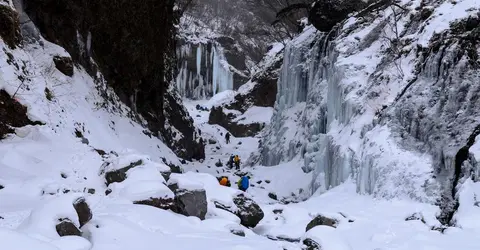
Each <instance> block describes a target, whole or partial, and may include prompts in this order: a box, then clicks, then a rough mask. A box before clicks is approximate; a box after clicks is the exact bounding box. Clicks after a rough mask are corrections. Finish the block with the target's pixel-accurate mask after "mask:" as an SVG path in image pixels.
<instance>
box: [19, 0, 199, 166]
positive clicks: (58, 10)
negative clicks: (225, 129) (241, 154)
mask: <svg viewBox="0 0 480 250" xmlns="http://www.w3.org/2000/svg"><path fill="white" fill-rule="evenodd" d="M174 4H175V1H173V0H169V1H160V2H159V1H140V2H131V1H74V2H71V1H40V0H25V1H23V7H24V9H25V12H26V13H27V14H28V16H29V17H30V18H31V20H32V21H33V23H34V24H35V25H36V26H37V27H38V29H39V30H40V32H41V33H42V35H43V36H44V37H45V38H46V39H48V40H49V41H52V42H54V43H57V44H59V45H61V46H62V47H64V48H65V49H66V50H67V51H68V52H69V53H70V55H71V56H72V58H73V60H74V62H76V63H78V64H81V65H82V66H83V67H85V68H86V69H87V71H88V72H89V74H90V75H92V76H93V77H98V75H97V73H101V74H102V75H103V76H104V77H105V79H106V80H107V82H108V84H109V85H110V86H112V87H113V89H114V90H115V92H116V94H117V95H118V96H119V97H120V99H121V100H122V101H123V102H124V103H126V104H127V105H128V106H129V107H131V108H132V110H133V111H134V112H138V113H139V114H140V115H142V117H143V118H145V120H146V121H147V122H148V127H149V129H150V131H152V132H153V134H154V135H156V136H159V137H160V138H163V140H164V141H165V142H166V143H167V145H169V146H170V147H171V148H172V149H173V150H174V151H175V153H177V155H179V156H180V157H182V158H185V159H189V160H190V159H202V158H204V146H203V143H202V142H201V140H200V138H201V137H200V136H199V134H198V131H196V129H195V128H194V126H193V120H192V119H191V118H190V117H189V116H188V113H187V112H186V110H185V109H184V107H183V106H182V104H181V100H180V99H179V98H178V95H177V93H176V91H175V90H174V88H172V87H171V82H172V81H173V78H174V76H173V74H174V71H175V62H176V61H175V54H174V51H175V47H176V45H175V34H176V30H175V28H174V24H176V23H178V21H179V16H178V13H176V12H174ZM158 34H162V35H158Z"/></svg>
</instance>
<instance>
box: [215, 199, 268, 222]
mask: <svg viewBox="0 0 480 250" xmlns="http://www.w3.org/2000/svg"><path fill="white" fill-rule="evenodd" d="M233 203H234V204H235V206H236V208H232V207H230V206H226V205H223V204H222V203H220V202H215V206H216V207H217V208H220V209H223V210H226V211H229V212H231V213H233V214H235V215H236V216H238V217H239V218H240V224H242V225H244V226H245V227H251V228H253V227H255V226H257V224H258V223H259V222H260V221H261V220H262V219H263V216H264V213H263V210H262V209H261V208H260V206H259V205H258V204H257V203H255V201H253V200H252V199H250V198H248V197H246V196H245V195H244V194H239V195H237V196H236V197H234V198H233Z"/></svg>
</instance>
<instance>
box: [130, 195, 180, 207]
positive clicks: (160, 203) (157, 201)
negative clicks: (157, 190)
mask: <svg viewBox="0 0 480 250" xmlns="http://www.w3.org/2000/svg"><path fill="white" fill-rule="evenodd" d="M133 204H142V205H147V206H152V207H156V208H160V209H165V210H168V209H172V208H174V207H175V201H174V199H172V198H150V199H147V200H141V201H134V202H133Z"/></svg>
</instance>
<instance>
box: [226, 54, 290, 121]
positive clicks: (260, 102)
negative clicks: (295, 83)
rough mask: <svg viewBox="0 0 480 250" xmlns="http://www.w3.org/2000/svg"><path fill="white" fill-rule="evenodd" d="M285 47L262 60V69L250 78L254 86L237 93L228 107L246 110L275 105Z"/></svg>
mask: <svg viewBox="0 0 480 250" xmlns="http://www.w3.org/2000/svg"><path fill="white" fill-rule="evenodd" d="M283 52H284V51H283V49H281V50H279V51H276V52H273V53H272V55H270V56H267V57H266V58H265V60H264V61H262V62H260V67H261V69H260V70H259V71H258V72H257V73H256V74H255V75H254V76H253V77H252V79H250V83H253V84H254V86H253V88H251V89H250V90H249V91H247V92H246V93H238V94H237V95H235V98H234V102H232V103H230V104H228V105H226V106H225V107H226V108H228V109H235V110H239V111H241V112H245V111H246V110H247V109H248V108H250V107H251V106H259V107H273V106H274V104H275V100H276V97H277V81H278V77H279V72H280V68H281V67H282V62H283Z"/></svg>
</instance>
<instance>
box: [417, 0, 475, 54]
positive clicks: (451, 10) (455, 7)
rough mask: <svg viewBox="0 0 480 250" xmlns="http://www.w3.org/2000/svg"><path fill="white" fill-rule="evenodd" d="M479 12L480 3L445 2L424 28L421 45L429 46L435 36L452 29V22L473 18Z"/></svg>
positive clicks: (420, 39)
mask: <svg viewBox="0 0 480 250" xmlns="http://www.w3.org/2000/svg"><path fill="white" fill-rule="evenodd" d="M477 12H478V3H477V2H476V1H471V0H460V1H455V2H450V1H445V2H442V3H441V4H440V6H438V7H436V8H435V9H434V12H433V14H432V16H431V17H430V18H429V22H428V23H427V25H426V26H425V27H424V28H423V32H422V33H421V34H420V37H419V44H421V45H422V46H424V47H427V46H428V43H429V41H430V38H432V36H433V34H438V33H441V32H443V31H445V30H446V29H448V28H450V24H451V22H453V21H455V20H459V19H463V18H466V17H468V16H472V15H474V14H476V13H477Z"/></svg>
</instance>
